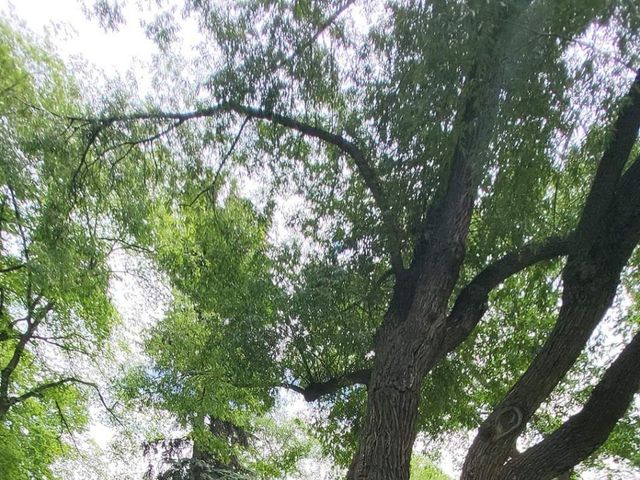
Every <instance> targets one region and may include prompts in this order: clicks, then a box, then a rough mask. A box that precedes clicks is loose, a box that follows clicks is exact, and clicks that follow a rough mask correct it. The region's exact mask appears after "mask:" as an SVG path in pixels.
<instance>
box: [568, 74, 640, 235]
mask: <svg viewBox="0 0 640 480" xmlns="http://www.w3.org/2000/svg"><path fill="white" fill-rule="evenodd" d="M639 128H640V70H639V71H638V74H637V76H636V79H635V81H634V82H633V84H632V85H631V88H630V89H629V93H628V94H627V96H626V97H625V98H624V100H623V106H622V108H621V110H620V112H619V114H618V118H617V119H616V122H615V124H614V125H613V131H612V134H611V138H610V140H609V142H608V144H607V147H606V149H605V151H604V154H603V155H602V158H601V160H600V163H599V164H598V170H597V172H596V175H595V178H594V179H593V184H592V186H591V190H590V192H589V196H588V197H587V201H586V203H585V206H584V210H583V214H582V217H581V218H580V223H579V224H578V228H577V230H576V232H577V234H578V237H579V239H580V241H581V242H582V243H584V244H585V245H588V243H589V241H590V240H592V239H593V238H594V236H595V235H597V231H598V228H597V226H598V223H599V222H600V221H601V220H602V218H603V216H604V215H605V213H606V212H607V209H608V208H609V206H610V204H611V200H612V199H613V195H614V192H615V191H616V185H617V184H618V181H619V179H620V175H621V173H622V170H623V168H624V166H625V164H626V163H627V160H628V159H629V155H630V153H631V149H632V148H633V144H634V143H635V141H636V139H637V137H638V129H639Z"/></svg>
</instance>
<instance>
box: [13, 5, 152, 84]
mask: <svg viewBox="0 0 640 480" xmlns="http://www.w3.org/2000/svg"><path fill="white" fill-rule="evenodd" d="M129 3H135V2H129ZM125 11H126V13H127V18H128V23H127V24H126V25H124V26H123V27H122V28H121V29H120V30H119V31H117V32H108V33H107V32H105V31H104V30H103V29H102V28H100V26H99V25H98V23H97V21H89V20H88V19H87V17H86V15H85V14H84V12H83V8H82V4H81V2H80V0H0V13H2V14H3V15H4V16H5V17H8V18H9V19H10V21H15V18H13V19H12V18H11V17H17V18H18V19H20V20H22V21H24V23H25V25H26V26H27V28H29V29H30V30H31V31H33V32H34V33H35V34H37V35H39V36H42V37H48V38H49V39H50V40H51V43H53V44H54V45H55V46H56V48H58V49H59V54H60V55H61V56H62V57H63V58H64V59H65V60H67V59H73V58H74V57H78V56H82V57H84V58H86V59H87V60H88V61H89V62H90V63H92V64H94V65H96V66H98V67H100V68H101V69H103V70H104V71H105V73H106V74H107V75H110V74H115V73H120V74H124V73H125V72H126V71H127V70H128V69H129V68H130V67H131V66H132V65H134V64H136V63H138V62H139V61H143V62H146V61H148V60H149V59H150V57H151V53H152V52H153V50H154V45H153V43H152V42H151V41H150V40H149V39H147V38H146V36H145V35H144V32H143V31H142V29H141V28H140V27H139V25H138V23H139V14H138V11H137V10H136V9H135V8H134V6H133V5H130V6H129V7H128V8H127V9H126V10H125ZM136 60H137V61H136Z"/></svg>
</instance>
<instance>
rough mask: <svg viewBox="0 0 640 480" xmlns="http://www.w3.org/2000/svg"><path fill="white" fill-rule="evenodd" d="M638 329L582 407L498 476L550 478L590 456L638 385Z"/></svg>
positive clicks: (623, 412)
mask: <svg viewBox="0 0 640 480" xmlns="http://www.w3.org/2000/svg"><path fill="white" fill-rule="evenodd" d="M638 365H640V332H638V333H636V335H635V336H634V337H633V340H632V341H631V342H630V343H629V344H628V345H627V346H626V347H625V349H624V350H623V351H622V353H621V354H620V355H619V356H618V358H617V359H616V360H615V361H614V362H613V363H612V364H611V366H610V367H609V368H608V369H607V371H606V372H605V374H604V375H603V377H602V379H601V380H600V382H599V383H598V385H597V386H596V387H595V388H594V389H593V391H592V392H591V395H590V396H589V400H588V401H587V403H586V404H585V405H584V407H583V408H582V410H581V411H580V412H579V413H578V414H576V415H574V416H572V417H571V418H569V419H568V420H567V421H566V422H565V423H564V424H563V425H562V426H561V427H560V428H559V429H557V430H556V431H555V432H553V433H552V434H551V435H550V436H549V437H547V438H546V439H544V440H543V441H542V442H540V443H538V444H537V445H535V446H533V447H531V448H529V449H528V450H526V451H524V452H523V453H522V454H521V455H519V456H518V457H516V458H514V459H513V460H512V461H511V462H510V463H508V464H507V465H506V468H505V472H504V473H503V474H502V475H501V478H505V479H507V478H537V479H540V480H545V479H551V478H553V477H555V476H556V475H559V474H561V473H562V472H564V471H566V470H568V469H570V468H572V467H573V466H575V465H577V464H578V463H580V462H581V461H582V460H584V459H585V458H587V457H588V456H589V455H591V454H592V453H593V452H594V451H595V450H596V449H598V448H599V447H600V446H601V445H602V444H603V443H604V442H605V440H606V439H607V438H608V436H609V434H610V433H611V431H612V430H613V428H614V426H615V425H616V423H617V422H618V420H619V419H620V418H621V417H622V416H623V415H624V414H625V412H626V411H627V409H628V408H629V405H630V404H631V402H632V401H633V397H634V395H635V393H636V392H637V391H638V389H639V388H640V368H638Z"/></svg>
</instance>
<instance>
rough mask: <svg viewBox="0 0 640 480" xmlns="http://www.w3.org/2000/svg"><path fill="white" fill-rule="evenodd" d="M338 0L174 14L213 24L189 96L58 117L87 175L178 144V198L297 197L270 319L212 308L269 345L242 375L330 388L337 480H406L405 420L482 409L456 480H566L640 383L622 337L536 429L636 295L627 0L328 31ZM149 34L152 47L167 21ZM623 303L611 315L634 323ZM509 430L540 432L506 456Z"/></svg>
mask: <svg viewBox="0 0 640 480" xmlns="http://www.w3.org/2000/svg"><path fill="white" fill-rule="evenodd" d="M354 3H355V2H353V1H347V2H344V3H341V4H335V2H326V1H324V2H323V1H298V2H285V1H274V2H248V3H242V4H237V5H224V7H223V6H222V4H218V3H216V2H208V1H198V2H186V3H185V7H184V14H185V15H192V16H193V17H195V18H196V19H197V20H198V23H199V26H200V29H201V31H202V33H203V34H204V35H205V36H206V37H205V38H206V41H205V43H204V44H203V49H202V57H203V58H202V59H200V63H199V65H203V64H204V65H205V66H206V68H207V69H208V70H207V71H206V72H205V73H202V72H201V73H200V74H201V75H203V77H200V78H202V79H203V80H202V81H201V82H200V84H199V85H198V86H197V87H191V88H190V87H189V86H186V87H185V85H184V83H182V84H181V86H182V87H183V88H184V95H183V96H182V97H181V98H177V97H176V95H175V91H171V92H169V94H167V95H165V96H164V97H163V96H162V95H161V94H162V89H161V88H160V87H159V91H160V96H159V99H158V103H157V104H156V105H155V106H154V107H148V106H139V105H138V106H134V107H133V108H132V109H131V111H128V112H123V111H121V109H117V108H116V109H113V108H112V109H111V110H110V111H105V112H103V113H101V114H98V115H96V116H95V117H93V118H87V117H81V118H77V117H75V118H72V120H74V121H84V122H86V125H87V128H88V130H87V132H88V140H89V141H88V145H89V146H90V147H92V148H93V149H94V150H95V151H96V152H98V153H99V152H102V153H104V154H105V155H104V162H105V164H109V162H112V161H113V160H112V158H113V157H111V156H109V155H107V153H108V150H109V151H110V150H111V147H109V146H110V145H113V143H114V140H113V139H114V138H116V139H122V138H129V137H128V135H130V133H131V131H133V130H137V129H143V130H144V131H147V132H148V136H147V137H145V138H147V139H154V140H155V139H158V138H160V137H162V138H163V139H164V140H163V141H164V144H163V148H164V147H166V145H167V144H168V143H171V142H174V144H175V145H178V150H177V157H176V158H181V159H182V162H183V163H182V165H183V166H184V167H185V168H186V169H187V171H188V172H190V175H191V177H190V181H185V182H182V183H180V184H179V185H178V186H179V194H181V195H183V196H182V197H181V198H182V200H181V201H182V203H183V204H184V205H187V206H190V207H193V206H194V205H198V204H199V203H198V202H205V201H208V202H210V205H209V207H208V208H211V209H213V211H214V212H215V211H216V208H217V205H218V204H219V203H221V202H224V191H223V190H222V189H221V185H220V182H219V179H218V176H219V175H218V174H219V172H221V171H223V170H225V169H226V170H228V172H229V175H234V174H236V175H237V173H238V171H239V169H240V168H246V169H247V170H248V171H249V172H250V173H251V172H254V173H255V172H258V173H259V174H260V175H261V177H260V178H261V179H262V181H263V182H266V183H268V187H269V188H268V189H267V190H266V195H267V197H268V198H269V199H270V200H271V202H267V203H266V205H263V206H262V208H263V210H264V213H265V214H268V215H273V211H270V209H272V208H273V206H274V203H273V202H275V209H276V210H278V208H282V206H283V203H284V202H283V201H282V197H283V196H287V195H292V194H293V193H297V194H299V196H300V197H301V203H303V205H304V208H301V209H300V211H299V212H298V215H297V217H295V218H293V219H292V224H293V226H294V230H295V233H296V238H297V239H298V240H299V242H298V244H296V243H295V242H291V243H290V244H289V245H286V246H282V245H280V246H279V249H278V248H276V247H278V246H274V247H273V249H272V252H271V256H272V258H277V259H278V262H277V264H276V265H274V266H273V267H272V271H271V272H270V273H271V276H272V277H271V278H272V283H273V285H274V286H275V287H278V289H279V290H280V292H282V295H278V296H277V298H273V299H272V300H273V302H274V303H273V307H272V309H271V312H272V313H274V314H275V315H276V317H277V320H278V321H277V322H275V324H271V323H270V322H251V321H249V322H244V320H245V319H246V318H249V317H245V316H244V314H243V313H239V312H231V313H222V314H221V318H222V321H223V322H224V321H227V322H229V324H230V325H233V326H234V329H235V330H234V331H235V332H237V333H238V336H239V337H238V338H240V339H243V337H244V336H247V337H245V338H244V340H243V341H245V340H247V339H249V337H250V336H251V335H261V334H264V333H271V332H273V329H275V331H276V332H277V333H278V334H279V335H280V338H281V341H280V342H276V344H275V345H271V350H269V349H267V350H266V356H265V357H264V358H266V359H267V360H268V362H267V363H266V365H267V366H268V368H266V369H265V372H266V376H265V377H264V378H263V379H261V380H260V381H259V382H258V384H257V385H255V386H262V387H263V388H265V391H266V392H269V388H270V387H275V386H277V385H284V386H286V387H287V388H289V389H291V390H294V391H297V392H299V393H301V394H302V395H304V398H305V399H306V400H308V401H316V400H318V399H320V398H322V397H326V396H327V395H332V397H331V401H330V402H328V404H325V407H326V408H328V409H330V410H331V413H330V415H329V417H330V418H332V419H335V420H336V421H335V422H334V423H329V424H326V425H324V427H325V431H326V432H330V434H332V435H334V438H335V437H337V436H342V440H344V443H345V444H347V445H349V444H351V445H353V446H355V450H354V451H355V453H354V455H353V458H352V461H351V462H350V467H349V473H348V478H350V479H364V478H366V479H389V478H393V479H404V478H408V476H409V471H410V458H411V451H412V446H413V443H414V440H415V437H416V433H417V432H418V430H420V429H423V430H426V431H437V430H438V428H440V429H447V428H451V427H452V426H465V427H471V426H473V425H474V423H476V422H477V423H479V424H480V428H479V433H478V435H477V437H476V439H475V440H474V442H473V445H472V446H471V448H470V450H469V453H468V455H467V458H466V461H465V465H464V469H463V473H462V478H464V479H471V478H473V479H476V480H477V479H498V478H519V479H528V478H532V479H533V478H535V479H551V478H554V477H556V476H558V475H561V474H564V473H565V472H566V471H568V470H570V469H571V468H572V467H573V466H575V465H577V464H578V463H580V462H581V461H583V460H584V459H585V458H587V457H588V456H589V455H591V454H592V453H593V452H594V451H595V450H597V449H598V448H599V447H601V446H602V445H603V443H604V442H605V441H606V439H607V437H609V435H610V433H611V432H612V430H613V429H614V427H615V425H616V423H617V422H618V421H619V420H620V419H621V418H622V417H623V416H624V415H625V412H626V411H627V410H628V408H629V406H630V405H631V404H632V402H633V398H634V394H635V392H636V391H637V390H638V386H639V382H640V371H639V370H638V369H637V368H634V365H637V363H638V360H639V359H638V355H639V353H640V350H639V344H638V342H639V341H640V340H639V337H638V336H637V335H638V334H635V336H633V338H632V339H631V340H629V341H628V343H627V345H626V346H625V347H624V349H623V351H622V352H621V353H620V354H619V356H618V357H617V359H616V360H615V361H614V362H612V363H611V364H610V366H609V367H608V368H607V369H606V370H605V372H604V374H602V376H601V378H600V379H599V381H597V385H596V386H595V387H594V388H593V389H591V390H588V391H583V392H580V393H582V394H583V396H584V398H585V400H584V403H583V404H582V405H581V408H580V410H579V413H577V414H576V415H573V416H571V417H569V418H563V419H561V420H560V421H557V420H558V419H556V421H555V422H547V425H546V428H545V425H544V421H543V419H544V418H545V417H546V416H547V413H548V411H549V409H548V408H547V409H545V407H544V406H543V403H545V402H556V403H561V404H562V403H563V402H564V404H567V403H571V397H572V396H574V395H577V391H578V390H580V389H579V386H576V384H575V383H574V384H572V377H571V375H572V374H573V373H575V372H571V369H572V367H574V365H576V362H578V361H579V360H580V354H581V352H583V350H584V348H585V345H586V344H587V341H588V340H589V338H590V336H591V335H592V333H593V332H594V329H595V328H596V326H597V325H598V324H599V323H600V322H601V321H602V319H603V318H604V317H605V314H606V313H607V311H608V310H609V308H610V307H611V305H612V302H613V301H614V298H615V295H616V292H619V294H620V295H621V296H624V297H625V299H626V300H628V301H631V302H632V303H633V302H634V301H635V297H636V296H637V278H636V274H635V268H636V265H637V254H635V256H634V249H635V247H636V245H637V243H638V240H639V235H640V217H639V215H638V214H639V213H640V203H639V202H640V189H639V188H638V185H640V183H639V180H640V178H639V176H640V159H639V158H638V157H637V152H638V150H637V146H636V145H635V143H636V140H637V135H638V127H639V125H640V76H639V75H638V74H637V73H635V72H636V71H635V70H633V69H634V68H638V64H639V62H638V56H637V52H638V51H639V50H638V48H637V47H638V45H637V39H638V38H639V37H638V35H637V33H638V20H639V19H640V12H639V11H638V6H637V5H636V4H635V2H624V1H620V2H604V1H589V2H582V3H581V4H580V5H576V4H575V2H564V1H562V2H556V1H554V2H546V1H542V2H529V1H511V2H484V1H472V2H444V1H434V2H413V1H407V2H402V1H397V2H388V3H385V4H382V5H376V7H371V8H372V10H373V12H374V13H377V14H379V15H378V16H377V17H375V19H374V20H373V21H372V23H371V25H370V26H369V27H368V28H365V29H363V28H361V27H359V26H358V22H355V21H349V20H348V19H345V17H346V15H345V12H346V11H348V10H349V9H353V8H355V7H354ZM367 8H369V7H367ZM376 9H377V10H376ZM147 28H148V31H149V32H150V34H152V35H154V36H155V37H156V38H157V39H158V40H159V44H160V46H161V48H163V49H164V53H165V55H167V56H170V55H171V39H172V38H173V37H174V36H175V35H177V33H176V32H178V30H179V26H178V25H177V24H175V23H174V22H173V21H172V16H171V15H170V14H162V15H159V16H158V18H157V20H155V21H153V22H150V23H149V24H148V26H147ZM587 35H594V36H596V37H597V38H599V39H600V41H601V42H602V43H603V44H606V45H607V52H606V53H603V52H600V51H599V47H598V45H592V44H590V43H589V42H588V41H587V40H585V37H586V36H587ZM204 47H206V48H204ZM629 66H632V67H629ZM631 71H633V72H634V73H633V75H631V73H630V72H631ZM603 72H605V73H603ZM633 77H635V80H634V78H633ZM622 84H626V85H627V86H626V91H627V92H628V93H626V94H625V93H624V89H623V88H622V87H621V85H622ZM629 85H630V88H629ZM252 127H253V128H252ZM138 138H139V137H138ZM131 143H132V141H122V140H121V143H120V144H119V148H115V150H116V151H118V150H122V149H125V148H127V147H128V146H129V145H130V144H131ZM133 143H135V142H133ZM202 146H204V147H205V150H200V149H198V148H197V147H202ZM207 149H208V150H207ZM217 149H219V150H220V155H219V156H216V155H215V154H216V153H217ZM196 152H198V153H196ZM212 153H213V155H212ZM114 155H117V153H115V154H114ZM212 156H213V158H214V160H212V159H211V157H212ZM216 162H217V165H215V167H212V166H211V163H214V164H215V163H216ZM192 185H196V189H195V190H194V187H193V186H192ZM197 187H200V190H198V189H197ZM194 191H195V192H198V193H195V194H194V193H193V192H194ZM256 208H261V207H260V205H256ZM171 214H172V215H178V216H179V215H182V212H181V211H180V209H179V208H177V206H176V205H175V203H174V204H173V209H172V211H171ZM273 218H277V216H274V217H273ZM185 253H188V250H187V251H186V252H185ZM200 253H201V256H200V257H199V260H200V261H201V262H202V263H203V265H206V262H207V261H208V260H210V259H212V258H216V252H204V251H202V252H200ZM240 253H242V252H240ZM187 258H189V257H187ZM239 258H242V255H240V257H239ZM558 275H559V276H560V281H558ZM174 281H175V279H174ZM200 282H201V283H200ZM211 282H214V280H212V279H206V281H202V279H201V278H198V277H197V276H194V277H192V278H190V279H189V280H186V281H182V282H181V283H182V284H184V283H193V284H195V287H194V286H190V287H189V290H192V289H194V288H195V289H200V290H201V292H206V290H207V289H208V288H210V286H211ZM230 285H233V284H232V283H229V286H230ZM269 288H271V287H269ZM217 293H218V292H216V291H214V292H213V293H212V295H211V297H212V298H213V299H214V300H215V299H217V298H218V297H216V295H215V294H217ZM198 295H199V296H198V297H196V298H195V300H196V305H197V304H198V303H199V302H201V300H202V297H203V296H204V295H206V293H199V294H198ZM240 298H242V299H243V301H244V302H245V303H246V305H247V306H248V305H252V304H253V301H254V299H252V298H250V295H246V294H245V295H244V296H241V297H240ZM219 307H220V306H219V305H212V306H211V309H212V310H213V311H214V312H217V310H216V309H217V308H219ZM627 310H628V311H627V312H626V313H627V314H628V315H626V314H625V315H624V316H622V317H621V318H618V319H617V322H618V324H619V325H625V322H628V323H627V324H626V325H627V326H626V331H632V330H633V327H632V326H631V325H632V324H633V323H634V321H633V319H634V318H635V315H636V314H635V313H634V312H635V310H634V308H632V309H630V310H629V309H627ZM481 321H482V322H481ZM205 324H206V323H205ZM216 328H218V327H216ZM252 329H253V330H252ZM214 332H217V330H214ZM249 332H251V333H249ZM496 344H498V345H499V346H502V355H501V356H500V357H499V358H497V359H496V358H494V357H492V356H487V354H489V353H499V352H500V349H499V348H496ZM244 348H245V351H246V352H249V353H251V354H253V353H254V352H255V351H259V352H262V350H260V349H258V350H254V346H253V345H251V344H249V343H247V344H245V347H244ZM581 361H584V359H583V360H581ZM251 362H252V358H251V356H249V357H248V358H246V359H244V361H243V362H242V363H241V365H243V373H241V374H240V375H239V376H237V375H235V376H234V375H231V378H233V382H235V383H236V386H240V385H241V384H242V382H241V380H242V379H243V375H244V374H245V373H246V372H250V371H252V369H253V371H254V372H255V368H256V364H255V363H253V364H252V363H251ZM271 367H273V369H272V368H271ZM273 372H276V373H277V374H279V379H278V380H276V381H273V378H272V375H273ZM478 374H480V375H486V374H491V375H492V376H495V377H497V380H494V379H493V378H490V377H489V378H482V377H481V376H478ZM264 379H267V380H268V382H267V383H268V385H265V384H264V381H263V380H264ZM563 380H564V383H563ZM479 383H480V385H479ZM483 383H484V385H483ZM358 385H363V386H366V396H365V393H364V391H363V389H362V388H359V387H357V386H358ZM448 393H450V394H451V395H449V396H448V398H450V399H451V403H452V404H447V402H443V401H442V400H441V398H442V397H443V396H445V395H446V394H448ZM438 394H439V395H438ZM567 397H569V398H567ZM439 398H440V399H439ZM481 408H489V409H490V410H491V412H492V413H490V414H489V415H488V416H487V417H486V418H481V417H480V415H479V413H478V411H479V410H480V409H481ZM440 412H445V413H446V414H447V417H446V418H448V420H445V421H444V423H442V422H441V423H440V425H439V427H438V425H435V426H434V424H437V422H435V420H434V419H435V418H436V417H437V414H439V413H440ZM342 416H344V418H341V417H342ZM345 418H346V419H348V421H346V422H345V421H344V420H345ZM541 419H542V420H541ZM341 420H343V421H342V422H341ZM345 423H346V424H347V426H348V428H345ZM527 427H531V428H532V429H533V431H537V432H539V433H541V434H542V435H543V439H542V440H540V439H538V441H529V443H528V445H526V446H527V448H526V450H524V451H523V452H519V451H518V449H517V448H516V440H518V438H521V437H525V438H526V437H527V435H528V433H527V432H526V431H525V428H527ZM529 438H530V437H529ZM335 443H339V442H335ZM347 451H349V450H348V448H347ZM334 453H335V454H336V455H337V457H338V458H340V457H341V455H344V454H343V452H341V451H340V450H339V449H336V450H335V452H334Z"/></svg>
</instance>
